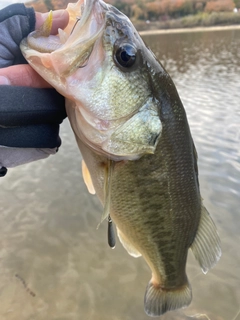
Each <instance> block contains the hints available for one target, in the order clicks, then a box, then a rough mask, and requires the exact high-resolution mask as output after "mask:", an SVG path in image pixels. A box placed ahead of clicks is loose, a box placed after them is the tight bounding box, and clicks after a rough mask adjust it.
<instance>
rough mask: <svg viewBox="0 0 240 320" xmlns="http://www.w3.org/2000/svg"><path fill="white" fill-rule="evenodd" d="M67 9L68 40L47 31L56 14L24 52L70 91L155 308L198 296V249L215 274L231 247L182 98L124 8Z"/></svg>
mask: <svg viewBox="0 0 240 320" xmlns="http://www.w3.org/2000/svg"><path fill="white" fill-rule="evenodd" d="M83 5H84V10H83V13H82V17H81V19H80V20H79V16H81V10H80V8H81V7H82V6H83ZM67 11H68V13H69V15H70V18H71V19H70V20H69V25H68V26H67V28H66V30H63V31H61V32H60V34H61V39H67V40H66V42H65V43H63V42H61V41H58V40H59V39H57V40H56V41H55V42H54V43H55V44H56V43H59V48H57V49H56V45H53V44H52V40H51V39H52V38H51V37H49V38H48V37H46V34H47V33H48V31H49V30H47V29H48V27H47V26H48V25H50V23H49V21H47V22H46V25H45V26H44V27H42V29H40V30H39V31H36V32H34V33H33V34H30V35H29V36H28V38H27V39H25V40H24V41H23V42H22V44H21V49H22V52H23V54H24V56H25V58H26V59H27V61H28V62H29V63H30V64H31V66H32V67H33V68H34V69H35V70H36V71H37V72H38V73H39V74H40V75H41V76H42V77H43V78H44V79H45V80H46V81H48V82H49V83H50V84H51V85H52V86H54V87H55V88H56V89H57V90H58V91H59V92H60V93H61V94H63V95H64V96H65V97H66V110H67V114H68V118H69V120H70V123H71V126H72V129H73V131H74V134H75V137H76V141H77V144H78V147H79V149H80V151H81V154H82V156H83V159H84V163H85V164H84V166H83V176H84V181H85V183H86V185H87V187H88V190H89V192H90V193H94V192H96V194H97V196H98V198H99V200H100V202H101V203H102V205H103V208H104V209H103V215H102V218H101V222H102V221H103V220H104V219H105V218H107V219H108V226H109V228H108V235H109V243H110V246H111V247H114V245H115V241H114V238H113V233H112V231H113V230H112V221H113V222H114V223H115V224H116V228H117V233H118V236H119V239H120V241H121V243H122V244H123V246H124V248H125V249H126V250H127V251H128V253H129V254H130V255H132V256H133V257H139V256H143V258H144V260H145V261H146V263H147V264H148V265H149V267H150V269H151V272H152V278H151V279H150V281H149V283H148V285H147V288H146V292H145V297H144V309H145V312H146V313H147V314H148V315H149V316H160V315H162V314H164V313H165V312H168V311H171V310H175V309H178V308H183V307H186V306H188V305H189V304H190V303H191V300H192V292H191V286H190V284H189V282H188V279H187V275H186V261H187V255H188V250H189V249H190V248H191V249H192V252H193V254H194V256H195V258H196V260H197V261H198V262H199V264H200V267H201V268H202V271H203V272H204V273H206V272H207V271H208V270H209V269H210V268H212V267H213V266H214V265H215V264H216V263H217V261H218V260H219V258H220V256H221V247H220V239H219V237H218V234H217V231H216V227H215V225H214V223H213V221H212V219H211V217H210V215H209V213H208V211H207V210H206V208H205V207H204V205H203V202H202V199H201V195H200V189H199V182H198V168H197V152H196V149H195V146H194V143H193V139H192V136H191V133H190V129H189V126H188V121H187V117H186V113H185V110H184V108H183V105H182V103H181V100H180V97H179V95H178V93H177V90H176V88H175V86H174V83H173V81H172V79H171V78H170V76H169V75H168V73H167V72H166V70H165V69H164V68H163V67H162V65H161V64H160V63H159V62H158V61H157V60H156V57H155V56H154V54H153V53H152V51H151V50H150V49H149V48H147V47H146V46H145V44H144V42H143V41H142V39H141V37H140V36H139V35H138V33H137V31H136V30H135V28H134V26H133V25H132V23H131V22H130V20H129V19H128V18H127V17H126V16H125V15H124V14H122V13H121V12H120V11H118V10H117V9H116V8H114V7H113V6H111V5H107V4H105V3H104V2H103V1H102V0H79V1H78V2H77V3H76V4H69V5H68V7H67ZM49 19H51V17H50V18H49ZM49 19H48V20H49ZM76 20H77V21H78V20H79V22H78V23H75V22H76ZM42 30H44V35H45V38H44V44H43V42H42V35H43V34H42V33H43V31H42ZM69 30H70V31H71V32H69ZM56 37H57V38H58V36H56ZM33 38H34V41H33ZM38 39H39V43H38ZM51 45H52V51H51ZM49 50H50V51H49ZM86 60H87V62H86Z"/></svg>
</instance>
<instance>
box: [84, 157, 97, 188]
mask: <svg viewBox="0 0 240 320" xmlns="http://www.w3.org/2000/svg"><path fill="white" fill-rule="evenodd" d="M82 175H83V180H84V182H85V184H86V186H87V189H88V192H89V193H91V194H95V193H96V192H95V189H94V186H93V183H92V178H91V175H90V173H89V171H88V168H87V166H86V163H85V162H84V160H82Z"/></svg>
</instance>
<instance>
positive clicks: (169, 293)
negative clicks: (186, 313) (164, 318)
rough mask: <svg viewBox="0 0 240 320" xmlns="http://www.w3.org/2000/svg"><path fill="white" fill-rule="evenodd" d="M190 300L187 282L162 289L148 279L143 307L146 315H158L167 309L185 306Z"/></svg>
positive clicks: (189, 289) (190, 293) (190, 294)
mask: <svg viewBox="0 0 240 320" xmlns="http://www.w3.org/2000/svg"><path fill="white" fill-rule="evenodd" d="M191 301H192V290H191V287H190V285H189V283H186V284H185V285H184V286H182V287H180V288H172V289H164V288H161V287H160V286H155V285H154V284H153V283H152V282H151V281H150V282H149V284H148V286H147V289H146V293H145V297H144V309H145V312H146V314H147V315H149V316H152V317H158V316H160V315H162V314H164V313H165V312H167V311H170V310H176V309H179V308H183V307H187V306H188V305H189V304H190V303H191Z"/></svg>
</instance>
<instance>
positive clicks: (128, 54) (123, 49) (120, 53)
mask: <svg viewBox="0 0 240 320" xmlns="http://www.w3.org/2000/svg"><path fill="white" fill-rule="evenodd" d="M136 57H137V50H136V48H135V47H134V46H132V45H131V44H128V43H126V44H123V45H121V46H120V47H118V48H117V50H116V53H115V59H116V61H117V62H118V63H119V64H120V66H121V67H124V68H130V67H132V66H133V65H134V63H135V61H136Z"/></svg>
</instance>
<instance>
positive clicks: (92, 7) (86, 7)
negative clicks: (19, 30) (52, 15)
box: [23, 0, 108, 53]
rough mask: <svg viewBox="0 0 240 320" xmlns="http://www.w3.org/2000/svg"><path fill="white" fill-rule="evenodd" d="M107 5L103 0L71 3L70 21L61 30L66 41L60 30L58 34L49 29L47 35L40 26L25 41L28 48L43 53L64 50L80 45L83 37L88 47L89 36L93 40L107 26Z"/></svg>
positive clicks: (68, 9)
mask: <svg viewBox="0 0 240 320" xmlns="http://www.w3.org/2000/svg"><path fill="white" fill-rule="evenodd" d="M107 7H108V6H107V5H106V4H104V3H103V2H102V1H101V0H80V1H78V2H77V3H69V4H68V6H67V8H66V10H67V11H68V13H69V22H68V25H67V26H66V27H65V28H64V29H63V30H60V31H61V33H62V32H63V33H64V36H65V40H64V41H62V39H61V36H60V31H59V33H58V35H50V30H49V34H48V35H45V34H41V31H40V30H41V28H42V27H40V29H38V30H35V31H33V32H31V33H30V34H29V35H28V36H27V38H26V39H24V40H23V43H24V45H25V47H26V48H28V49H33V50H34V51H36V52H41V53H53V52H56V51H62V50H63V51H64V50H66V49H68V47H69V46H78V44H79V43H81V39H82V38H83V39H84V42H85V47H86V43H87V42H88V41H87V40H88V39H87V38H89V40H90V41H89V42H91V40H92V39H93V38H96V37H97V36H99V34H100V32H98V31H99V30H100V29H103V27H104V26H105V17H103V15H104V12H105V11H106V10H107ZM99 16H100V18H99ZM96 25H97V26H96ZM39 31H40V32H39ZM37 40H39V42H37Z"/></svg>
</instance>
